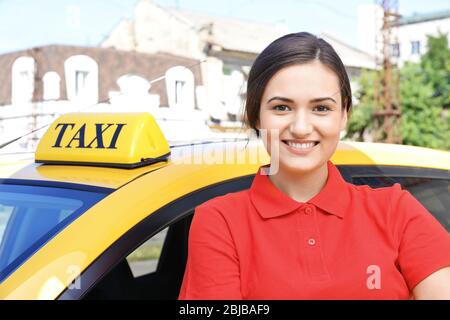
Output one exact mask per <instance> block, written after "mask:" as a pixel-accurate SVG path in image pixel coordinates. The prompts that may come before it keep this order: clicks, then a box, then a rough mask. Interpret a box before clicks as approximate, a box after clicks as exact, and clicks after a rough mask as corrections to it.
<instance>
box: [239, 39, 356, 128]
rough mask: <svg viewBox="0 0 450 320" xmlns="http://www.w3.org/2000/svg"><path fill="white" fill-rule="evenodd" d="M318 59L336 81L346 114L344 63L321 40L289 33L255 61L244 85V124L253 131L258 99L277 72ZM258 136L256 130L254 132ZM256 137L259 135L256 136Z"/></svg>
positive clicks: (349, 99) (348, 101)
mask: <svg viewBox="0 0 450 320" xmlns="http://www.w3.org/2000/svg"><path fill="white" fill-rule="evenodd" d="M314 60H318V61H320V62H322V63H323V64H324V65H325V66H327V67H329V68H330V69H331V70H333V71H334V73H335V74H336V75H337V77H338V78H339V87H340V88H341V102H342V108H343V109H344V108H345V109H346V110H347V112H350V110H351V107H352V91H351V88H350V81H349V79H348V75H347V72H346V70H345V67H344V64H343V63H342V61H341V59H340V58H339V56H338V55H337V53H336V51H335V50H334V49H333V47H332V46H331V45H330V44H329V43H328V42H326V41H325V40H323V39H321V38H318V37H316V36H315V35H312V34H310V33H307V32H299V33H291V34H288V35H285V36H283V37H281V38H278V39H277V40H275V41H273V42H272V43H271V44H270V45H269V46H268V47H267V48H265V49H264V50H263V51H262V52H261V53H260V54H259V55H258V57H257V58H256V60H255V62H254V63H253V66H252V68H251V70H250V74H249V77H248V82H247V99H246V102H245V112H244V121H245V123H246V124H247V126H249V127H250V128H252V129H255V130H256V124H257V122H258V119H259V111H260V108H261V98H262V95H263V93H264V89H265V87H266V85H267V83H268V82H269V80H270V79H271V78H272V77H273V76H274V75H275V73H277V72H278V71H279V70H281V69H283V68H285V67H288V66H291V65H295V64H305V63H308V62H312V61H314ZM256 131H257V133H258V130H256ZM258 135H259V134H258Z"/></svg>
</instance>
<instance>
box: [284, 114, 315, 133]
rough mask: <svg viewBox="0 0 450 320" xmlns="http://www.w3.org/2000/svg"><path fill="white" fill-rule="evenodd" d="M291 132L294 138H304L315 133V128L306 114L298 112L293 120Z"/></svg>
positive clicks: (290, 127)
mask: <svg viewBox="0 0 450 320" xmlns="http://www.w3.org/2000/svg"><path fill="white" fill-rule="evenodd" d="M289 130H290V131H291V133H292V134H293V135H294V136H298V137H304V136H307V135H309V134H310V133H311V132H312V131H313V126H312V123H311V121H310V119H309V117H308V115H307V114H306V113H305V112H298V113H297V114H296V115H295V117H294V118H293V119H292V123H291V124H290V126H289Z"/></svg>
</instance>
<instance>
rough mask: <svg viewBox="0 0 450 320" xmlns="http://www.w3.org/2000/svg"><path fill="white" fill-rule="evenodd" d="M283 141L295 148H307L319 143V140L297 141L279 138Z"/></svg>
mask: <svg viewBox="0 0 450 320" xmlns="http://www.w3.org/2000/svg"><path fill="white" fill-rule="evenodd" d="M281 141H282V142H283V143H285V144H286V145H288V146H289V147H291V148H294V149H297V150H309V149H311V148H313V147H315V146H317V145H318V144H319V141H307V142H297V141H292V140H281Z"/></svg>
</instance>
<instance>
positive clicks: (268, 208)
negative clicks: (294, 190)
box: [250, 161, 351, 219]
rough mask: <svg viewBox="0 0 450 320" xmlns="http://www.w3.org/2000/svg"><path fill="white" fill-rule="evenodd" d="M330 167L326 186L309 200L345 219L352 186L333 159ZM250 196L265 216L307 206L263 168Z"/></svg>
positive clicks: (269, 216)
mask: <svg viewBox="0 0 450 320" xmlns="http://www.w3.org/2000/svg"><path fill="white" fill-rule="evenodd" d="M327 167H328V178H327V182H326V183H325V186H324V187H323V188H322V190H321V191H320V192H319V193H318V194H317V195H315V196H314V197H313V198H312V199H310V200H308V201H307V202H306V203H309V204H313V205H315V206H317V207H319V208H320V209H322V210H325V211H326V212H328V213H331V214H334V215H336V216H338V217H340V218H343V217H344V214H345V212H346V211H347V208H348V207H349V205H350V198H351V196H350V191H349V190H348V188H349V186H348V185H347V182H346V181H345V180H344V179H343V178H342V176H341V174H340V172H339V170H338V169H337V168H336V166H335V165H334V164H333V163H332V162H331V161H328V162H327ZM250 198H251V201H252V203H253V205H254V206H255V207H256V209H257V210H258V212H259V213H260V214H261V216H262V217H263V218H265V219H268V218H275V217H278V216H281V215H284V214H288V213H291V212H292V211H294V210H297V209H298V208H300V207H301V206H303V205H305V203H303V202H298V201H296V200H294V199H292V198H291V197H289V196H288V195H286V194H284V193H283V192H281V191H280V190H279V189H278V188H277V187H276V186H275V185H274V184H273V183H272V182H271V181H270V179H269V177H268V176H267V175H262V174H261V168H260V169H259V170H258V173H257V174H256V176H255V179H254V180H253V183H252V186H251V188H250Z"/></svg>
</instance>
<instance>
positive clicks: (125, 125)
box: [0, 113, 450, 300]
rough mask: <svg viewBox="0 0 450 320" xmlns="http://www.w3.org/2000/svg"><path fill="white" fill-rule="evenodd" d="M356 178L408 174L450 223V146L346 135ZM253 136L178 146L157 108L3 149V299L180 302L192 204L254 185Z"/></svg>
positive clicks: (82, 122) (393, 179)
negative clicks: (33, 146) (12, 150)
mask: <svg viewBox="0 0 450 320" xmlns="http://www.w3.org/2000/svg"><path fill="white" fill-rule="evenodd" d="M331 160H332V161H333V163H335V164H336V165H337V167H338V168H339V170H340V172H341V173H342V175H343V177H344V178H345V179H346V180H347V181H349V182H352V183H354V184H368V185H370V186H372V187H374V188H377V187H384V186H390V185H392V184H394V183H400V184H401V185H402V186H403V188H404V189H407V190H409V191H410V192H411V193H412V194H413V195H414V196H415V197H416V198H417V199H418V200H419V201H421V203H422V204H423V205H424V206H425V207H427V208H428V210H429V211H430V212H432V213H433V214H434V215H435V217H436V218H437V219H438V220H439V221H440V222H441V223H442V224H443V225H444V227H445V228H446V229H447V230H449V231H450V212H449V208H450V188H449V181H450V176H449V173H450V152H446V151H439V150H431V149H426V148H419V147H412V146H401V145H387V144H375V143H358V142H340V143H339V145H338V149H337V151H336V153H335V154H334V155H333V157H332V159H331ZM268 162H269V157H268V155H267V153H266V152H265V150H264V147H263V146H262V144H261V143H259V142H254V141H250V142H249V141H234V142H223V141H222V142H212V141H204V142H198V143H192V144H188V145H174V146H169V144H168V142H167V140H166V139H165V137H164V135H163V134H162V132H161V130H160V128H159V127H158V125H157V123H156V121H155V120H154V119H153V117H152V116H151V115H150V114H147V113H128V114H126V113H124V114H117V113H116V114H112V113H111V114H104V113H102V114H96V113H78V114H67V115H63V116H61V117H60V118H58V119H57V120H56V121H55V122H54V123H53V124H52V125H51V126H50V127H49V129H48V130H47V132H46V133H45V135H44V136H43V138H42V139H41V140H40V142H39V145H38V147H37V150H36V152H35V153H34V154H31V155H30V156H25V157H23V156H22V158H21V159H17V157H13V158H11V157H10V156H3V157H2V156H0V298H1V299H63V300H64V299H176V298H177V296H178V292H179V290H180V286H181V281H182V277H183V273H184V268H185V263H186V257H187V240H188V233H189V226H190V222H191V219H192V216H193V213H194V209H195V207H196V206H198V205H199V204H201V203H203V202H205V201H207V200H209V199H211V198H213V197H216V196H219V195H224V194H226V193H229V192H235V191H240V190H243V189H246V188H249V187H250V185H251V182H252V179H253V177H254V175H255V173H256V171H257V169H258V168H259V166H261V165H262V164H266V163H268Z"/></svg>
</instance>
